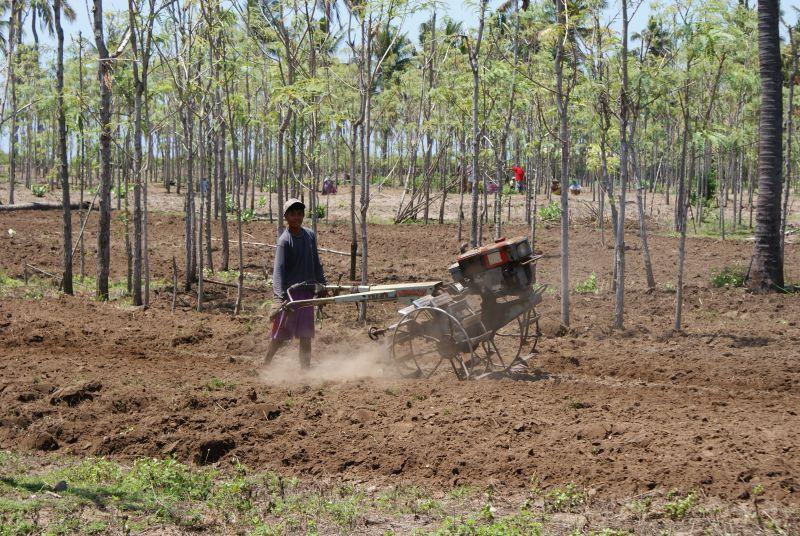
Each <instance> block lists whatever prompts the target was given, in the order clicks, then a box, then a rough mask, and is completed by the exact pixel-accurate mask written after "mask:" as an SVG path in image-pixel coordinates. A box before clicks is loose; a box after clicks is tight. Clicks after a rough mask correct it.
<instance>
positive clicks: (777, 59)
mask: <svg viewBox="0 0 800 536" xmlns="http://www.w3.org/2000/svg"><path fill="white" fill-rule="evenodd" d="M779 22H780V0H760V1H759V2H758V63H759V74H760V75H761V115H760V117H759V124H758V209H757V212H756V230H755V247H754V248H753V258H752V260H751V261H750V270H749V273H748V286H749V288H750V289H751V290H754V291H759V292H768V291H770V290H780V289H782V288H783V283H784V282H783V255H782V254H781V187H782V183H781V165H782V152H783V151H782V138H783V123H782V120H783V83H782V78H783V75H782V72H781V49H780V37H779V35H778V24H779Z"/></svg>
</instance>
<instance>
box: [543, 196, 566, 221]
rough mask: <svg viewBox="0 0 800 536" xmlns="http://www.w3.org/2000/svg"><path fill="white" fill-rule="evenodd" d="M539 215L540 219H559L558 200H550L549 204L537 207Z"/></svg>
mask: <svg viewBox="0 0 800 536" xmlns="http://www.w3.org/2000/svg"><path fill="white" fill-rule="evenodd" d="M539 217H540V218H541V219H542V221H558V220H560V219H561V204H560V203H559V202H558V201H552V202H551V203H550V204H549V205H545V206H543V207H542V208H540V209H539Z"/></svg>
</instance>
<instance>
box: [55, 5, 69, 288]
mask: <svg viewBox="0 0 800 536" xmlns="http://www.w3.org/2000/svg"><path fill="white" fill-rule="evenodd" d="M53 16H54V19H55V26H56V34H57V35H58V54H57V56H56V93H57V94H58V97H57V98H58V157H59V161H60V162H59V167H58V175H59V177H60V179H61V202H62V204H63V205H64V280H63V282H62V284H63V288H64V292H65V293H67V294H72V293H73V292H72V214H71V213H70V210H69V170H68V167H67V118H66V115H65V113H64V29H63V28H62V27H61V0H55V2H54V4H53Z"/></svg>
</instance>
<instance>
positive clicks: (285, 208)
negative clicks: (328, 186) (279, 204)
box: [283, 197, 306, 215]
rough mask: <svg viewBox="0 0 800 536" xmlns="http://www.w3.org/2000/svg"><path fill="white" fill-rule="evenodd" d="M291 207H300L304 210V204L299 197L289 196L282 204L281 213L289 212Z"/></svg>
mask: <svg viewBox="0 0 800 536" xmlns="http://www.w3.org/2000/svg"><path fill="white" fill-rule="evenodd" d="M293 208H302V209H303V210H305V208H306V206H305V205H304V204H303V202H302V201H300V200H299V199H295V198H294V197H290V198H289V199H287V200H286V202H285V203H284V204H283V214H284V215H286V213H287V212H289V211H290V210H291V209H293Z"/></svg>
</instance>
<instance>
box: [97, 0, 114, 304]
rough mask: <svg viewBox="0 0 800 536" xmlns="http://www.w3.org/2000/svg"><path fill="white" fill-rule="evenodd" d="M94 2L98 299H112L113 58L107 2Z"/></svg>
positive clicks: (101, 0)
mask: <svg viewBox="0 0 800 536" xmlns="http://www.w3.org/2000/svg"><path fill="white" fill-rule="evenodd" d="M93 1H94V9H93V15H94V39H95V43H96V45H97V56H98V68H97V78H98V82H99V84H100V114H99V115H100V195H99V198H100V199H99V224H98V226H99V229H98V232H97V298H98V299H100V300H108V272H109V265H110V263H111V243H110V242H111V72H110V69H111V63H110V61H111V57H110V56H109V53H108V48H106V42H105V37H104V36H103V0H93Z"/></svg>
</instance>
